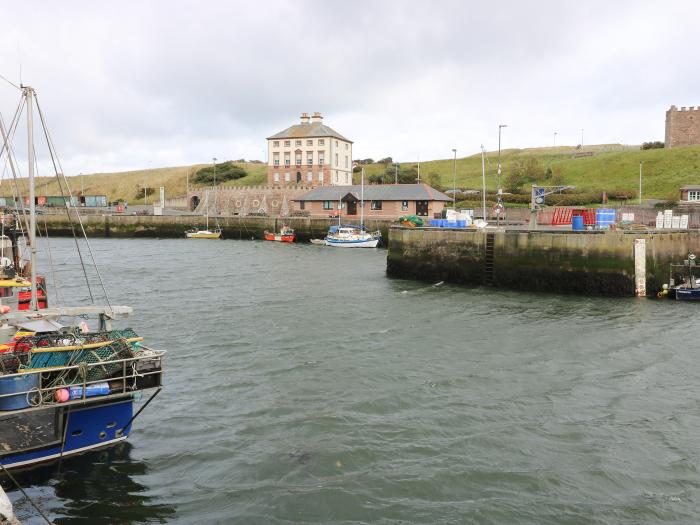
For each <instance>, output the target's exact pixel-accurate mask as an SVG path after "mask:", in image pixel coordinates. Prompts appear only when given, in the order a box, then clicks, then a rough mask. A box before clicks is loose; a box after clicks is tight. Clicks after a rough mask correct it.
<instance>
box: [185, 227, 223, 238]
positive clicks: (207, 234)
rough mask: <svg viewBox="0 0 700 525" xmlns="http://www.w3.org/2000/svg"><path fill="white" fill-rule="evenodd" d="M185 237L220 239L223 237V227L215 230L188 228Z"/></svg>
mask: <svg viewBox="0 0 700 525" xmlns="http://www.w3.org/2000/svg"><path fill="white" fill-rule="evenodd" d="M185 237H187V238H188V239H219V238H221V228H217V229H215V230H196V229H195V230H187V231H186V232H185Z"/></svg>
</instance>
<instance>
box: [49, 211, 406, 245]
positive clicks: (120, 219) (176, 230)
mask: <svg viewBox="0 0 700 525" xmlns="http://www.w3.org/2000/svg"><path fill="white" fill-rule="evenodd" d="M81 220H82V222H83V226H84V228H85V232H86V233H87V235H88V237H125V238H126V237H130V238H138V237H142V238H149V237H150V238H184V237H185V230H188V229H190V228H204V227H205V226H206V219H205V217H202V216H201V215H161V216H157V215H156V216H154V215H107V214H105V215H81ZM333 224H338V220H337V219H330V218H328V219H323V218H311V217H285V218H276V217H255V216H252V217H251V216H247V217H239V216H236V217H210V218H209V227H210V228H215V227H217V225H218V226H219V227H221V229H222V237H223V238H224V239H262V238H263V237H264V232H265V230H268V231H279V230H280V228H281V227H282V226H283V225H287V226H289V227H290V228H294V231H295V232H296V234H297V240H299V241H302V242H304V241H308V240H310V239H314V238H320V239H322V238H323V237H325V236H326V233H328V228H329V227H330V226H331V225H333ZM391 224H392V221H390V220H371V219H370V220H365V228H367V230H369V231H375V230H380V231H381V232H382V238H383V239H387V237H388V234H389V228H390V226H391ZM37 227H38V228H39V230H41V232H44V231H45V230H48V232H49V235H52V236H72V235H73V233H72V229H71V223H70V221H69V220H68V218H67V217H66V215H65V214H63V215H41V216H39V217H38V218H37ZM73 227H74V228H75V231H76V233H79V232H80V227H79V225H78V224H76V223H75V219H74V226H73Z"/></svg>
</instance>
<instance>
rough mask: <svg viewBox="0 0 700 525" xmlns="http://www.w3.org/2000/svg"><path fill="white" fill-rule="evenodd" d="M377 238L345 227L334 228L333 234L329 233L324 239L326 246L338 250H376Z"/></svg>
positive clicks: (350, 227) (353, 228)
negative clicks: (334, 247)
mask: <svg viewBox="0 0 700 525" xmlns="http://www.w3.org/2000/svg"><path fill="white" fill-rule="evenodd" d="M379 239H380V238H379V237H377V236H376V234H372V233H369V232H366V231H364V230H361V229H359V228H356V227H352V226H347V227H342V226H341V227H339V228H336V231H335V232H334V233H329V234H328V235H327V236H326V238H325V239H324V241H325V243H326V246H336V247H338V248H376V247H377V245H378V244H379Z"/></svg>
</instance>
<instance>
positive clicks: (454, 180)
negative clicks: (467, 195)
mask: <svg viewBox="0 0 700 525" xmlns="http://www.w3.org/2000/svg"><path fill="white" fill-rule="evenodd" d="M452 153H454V158H453V160H452V209H453V210H455V209H456V208H457V150H456V149H454V148H452Z"/></svg>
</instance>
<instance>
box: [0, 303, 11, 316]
mask: <svg viewBox="0 0 700 525" xmlns="http://www.w3.org/2000/svg"><path fill="white" fill-rule="evenodd" d="M7 313H10V307H9V306H7V305H6V304H0V314H7Z"/></svg>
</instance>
